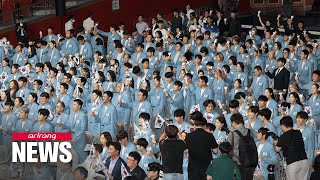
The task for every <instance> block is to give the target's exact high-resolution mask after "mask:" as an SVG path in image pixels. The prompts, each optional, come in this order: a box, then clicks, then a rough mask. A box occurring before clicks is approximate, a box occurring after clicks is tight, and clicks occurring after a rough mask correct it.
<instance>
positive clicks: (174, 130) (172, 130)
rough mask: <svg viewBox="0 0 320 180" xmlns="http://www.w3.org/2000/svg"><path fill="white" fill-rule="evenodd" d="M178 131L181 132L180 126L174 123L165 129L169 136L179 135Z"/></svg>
mask: <svg viewBox="0 0 320 180" xmlns="http://www.w3.org/2000/svg"><path fill="white" fill-rule="evenodd" d="M178 132H179V130H178V128H177V127H176V126H174V125H169V126H167V127H166V129H165V133H166V135H167V136H168V138H175V137H177V134H178Z"/></svg>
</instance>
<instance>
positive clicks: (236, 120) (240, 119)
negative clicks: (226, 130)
mask: <svg viewBox="0 0 320 180" xmlns="http://www.w3.org/2000/svg"><path fill="white" fill-rule="evenodd" d="M230 120H231V123H232V122H234V123H236V124H244V121H243V117H242V115H241V114H240V113H236V114H232V116H231V118H230Z"/></svg>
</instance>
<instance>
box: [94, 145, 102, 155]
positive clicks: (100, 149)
mask: <svg viewBox="0 0 320 180" xmlns="http://www.w3.org/2000/svg"><path fill="white" fill-rule="evenodd" d="M93 146H94V148H95V149H96V150H97V151H98V152H99V153H102V150H103V148H102V146H101V144H94V145H93Z"/></svg>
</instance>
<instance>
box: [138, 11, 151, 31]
mask: <svg viewBox="0 0 320 180" xmlns="http://www.w3.org/2000/svg"><path fill="white" fill-rule="evenodd" d="M136 28H137V30H138V33H139V34H141V35H142V34H143V31H144V30H146V29H148V28H149V26H148V24H147V23H146V22H144V21H143V16H142V15H139V17H138V22H137V24H136Z"/></svg>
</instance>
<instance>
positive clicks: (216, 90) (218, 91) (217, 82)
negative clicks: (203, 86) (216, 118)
mask: <svg viewBox="0 0 320 180" xmlns="http://www.w3.org/2000/svg"><path fill="white" fill-rule="evenodd" d="M221 76H222V71H221V70H220V69H217V70H216V71H215V74H214V77H215V78H214V80H213V85H212V87H213V90H212V91H213V94H214V96H213V97H214V98H213V99H214V101H216V102H218V101H220V102H221V103H222V104H224V103H225V90H224V87H227V85H226V83H225V81H224V80H223V79H222V77H221Z"/></svg>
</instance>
